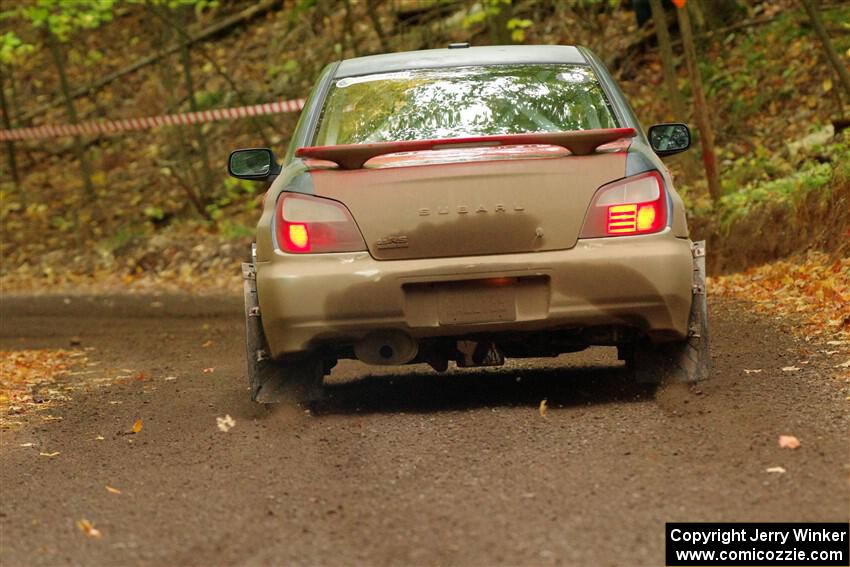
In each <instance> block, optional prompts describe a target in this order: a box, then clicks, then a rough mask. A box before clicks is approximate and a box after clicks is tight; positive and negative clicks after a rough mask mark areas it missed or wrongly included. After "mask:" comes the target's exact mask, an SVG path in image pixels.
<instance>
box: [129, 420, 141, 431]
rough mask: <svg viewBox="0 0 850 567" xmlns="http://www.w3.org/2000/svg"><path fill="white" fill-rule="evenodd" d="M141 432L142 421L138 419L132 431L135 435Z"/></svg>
mask: <svg viewBox="0 0 850 567" xmlns="http://www.w3.org/2000/svg"><path fill="white" fill-rule="evenodd" d="M141 430H142V420H141V419H137V420H136V422H135V423H134V424H133V429H131V430H130V431H132V432H133V433H138V432H139V431H141Z"/></svg>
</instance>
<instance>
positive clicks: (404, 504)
mask: <svg viewBox="0 0 850 567" xmlns="http://www.w3.org/2000/svg"><path fill="white" fill-rule="evenodd" d="M711 316H712V325H713V329H712V333H713V339H714V343H713V351H714V352H713V358H714V372H713V375H712V377H711V378H710V379H709V380H707V381H705V382H703V383H702V384H701V385H700V386H699V387H698V388H696V389H695V390H693V391H689V390H688V389H686V388H680V387H671V388H667V389H664V390H662V391H659V392H652V391H648V390H646V389H643V388H640V387H637V386H634V385H631V384H630V383H629V382H628V380H627V379H626V377H625V375H624V372H623V371H622V369H621V367H620V363H618V362H617V361H616V356H615V353H613V352H611V351H610V350H609V349H591V350H588V351H586V352H584V353H577V354H571V355H565V356H562V357H560V358H558V359H551V360H533V361H518V362H512V363H510V364H509V365H508V366H506V367H503V368H500V369H495V370H487V371H480V370H467V371H457V370H455V371H452V372H450V373H448V375H446V376H443V377H438V376H436V375H435V374H433V373H432V372H430V371H428V369H427V368H423V367H419V366H415V367H409V368H405V369H404V370H403V371H397V370H396V371H393V372H386V371H383V372H376V371H375V369H373V368H369V367H365V366H361V365H359V364H356V363H350V362H349V363H341V364H340V365H339V366H338V367H337V368H336V369H335V370H334V372H333V375H332V376H331V377H330V379H329V383H330V385H329V392H330V395H331V397H330V399H329V400H327V401H326V402H322V404H321V405H319V406H317V407H316V408H315V409H314V411H313V412H312V413H306V412H304V411H302V410H299V409H297V408H292V407H280V406H276V407H265V406H261V405H257V404H254V403H252V402H251V401H250V400H249V396H248V391H247V385H246V383H245V380H244V372H243V358H242V357H243V352H242V348H243V346H242V340H243V331H242V319H241V306H240V304H239V298H205V297H191V296H163V297H150V296H132V295H126V296H68V297H66V296H33V297H26V296H7V297H5V298H4V299H3V300H2V301H0V317H2V319H0V320H1V321H2V329H0V348H2V349H6V350H8V349H19V348H69V341H70V340H71V338H72V337H79V339H80V341H81V343H82V347H93V348H94V350H92V351H90V352H89V353H88V357H89V361H92V362H96V363H98V365H97V366H94V367H92V368H94V369H97V372H96V373H95V374H96V375H101V377H104V376H107V377H108V376H109V373H110V372H111V373H114V375H116V376H117V375H119V374H122V372H123V370H122V369H129V370H132V371H133V372H134V373H136V372H139V371H141V372H143V373H144V377H145V379H144V380H130V381H129V382H127V383H115V384H108V385H100V386H91V387H86V388H80V389H79V390H78V391H77V392H76V393H75V394H74V396H73V399H72V400H70V401H68V402H66V403H65V404H64V405H62V406H60V407H58V408H54V409H53V410H52V411H51V413H52V414H53V415H57V416H61V417H62V419H61V420H56V421H43V420H42V419H41V417H40V416H36V415H33V416H31V417H30V418H29V424H28V425H27V426H26V427H24V428H21V429H19V430H16V431H4V432H3V433H2V445H0V488H1V489H2V491H1V492H0V564H2V565H3V566H13V565H64V564H77V565H82V564H85V565H119V564H120V565H129V564H132V565H213V564H216V565H232V564H240V565H241V564H249V565H256V564H260V565H265V564H302V565H305V564H310V565H315V564H323V565H324V564H362V565H435V564H437V565H442V564H444V565H493V564H512V565H519V564H522V565H538V564H541V565H548V564H578V565H624V564H630V565H663V564H664V559H663V553H664V523H665V522H668V521H845V522H846V521H847V520H848V515H850V512H848V510H850V491H848V452H849V448H848V409H850V403H848V401H847V400H846V396H847V392H846V391H844V390H843V389H842V386H841V385H840V384H839V383H838V382H837V381H836V380H832V379H831V378H830V375H831V373H832V372H833V370H832V367H833V366H834V364H835V362H836V359H835V358H834V357H829V356H827V355H825V354H822V353H819V352H818V348H817V347H813V346H811V345H806V344H804V343H801V342H799V341H796V340H795V339H794V338H792V335H791V333H790V332H789V329H788V328H783V326H782V325H781V324H777V323H776V322H772V321H769V320H766V319H763V318H759V317H757V316H756V315H753V314H751V313H749V312H748V310H747V308H746V306H744V305H741V304H737V303H733V302H728V301H720V300H714V301H713V302H712V304H711ZM205 344H206V345H207V346H203V345H205ZM804 361H808V363H807V364H804V363H803V362H804ZM787 366H797V367H799V368H801V370H799V371H797V372H783V371H782V370H781V368H782V367H787ZM209 368H213V369H214V370H213V371H212V372H206V373H205V372H204V369H209ZM744 369H751V370H752V369H761V370H762V372H759V373H750V374H746V373H744V372H743V370H744ZM98 373H99V374H98ZM170 376H175V377H176V380H165V378H166V377H170ZM544 398H545V399H547V400H548V407H549V410H548V412H547V413H546V416H545V417H542V416H541V415H540V412H539V411H538V406H539V404H540V401H541V400H542V399H544ZM227 414H229V415H230V416H231V417H232V418H233V419H234V420H235V422H236V425H235V427H233V428H232V429H231V430H230V431H228V432H226V433H225V432H222V431H219V429H218V428H217V425H216V423H217V422H216V418H218V417H223V416H225V415H227ZM137 419H142V420H143V424H144V425H143V429H142V430H141V431H140V432H139V433H137V434H135V435H126V434H124V433H125V432H126V431H127V430H129V429H130V427H131V426H132V424H133V423H134V421H135V420H137ZM780 434H792V435H796V436H797V437H799V438H800V440H801V442H802V447H800V448H799V449H797V450H788V449H780V448H779V447H778V445H777V437H778V436H779V435H780ZM98 436H102V437H103V439H102V440H99V439H97V438H98ZM26 443H33V444H34V446H33V447H21V446H20V445H22V444H26ZM54 451H59V452H60V454H59V455H57V456H55V457H44V456H41V455H40V452H48V453H50V452H54ZM776 466H781V467H784V468H785V469H786V471H787V472H785V473H784V474H778V473H767V472H765V469H766V468H768V467H776ZM107 485H108V486H111V487H114V488H117V489H119V490H120V491H121V494H114V493H111V492H109V491H107V490H106V489H105V487H106V486H107ZM82 518H85V519H88V520H90V521H91V522H92V523H93V524H94V525H95V526H96V527H97V529H99V530H100V531H101V532H102V534H103V535H102V537H101V538H99V539H94V538H89V537H86V536H85V535H84V534H83V533H82V532H81V531H80V530H79V529H78V528H77V522H78V521H79V520H80V519H82Z"/></svg>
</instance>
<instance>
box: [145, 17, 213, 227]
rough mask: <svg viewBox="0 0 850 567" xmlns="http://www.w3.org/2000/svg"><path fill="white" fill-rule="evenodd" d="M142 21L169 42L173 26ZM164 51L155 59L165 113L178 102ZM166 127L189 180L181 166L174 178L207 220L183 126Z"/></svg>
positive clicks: (162, 19)
mask: <svg viewBox="0 0 850 567" xmlns="http://www.w3.org/2000/svg"><path fill="white" fill-rule="evenodd" d="M146 7H147V9H148V12H149V13H151V14H153V15H155V16H157V17H158V18H159V19H160V20H161V21H162V22H165V21H166V20H165V18H164V17H160V16H161V15H160V14H159V12H158V11H157V8H156V7H155V6H154V5H152V4H151V3H150V2H148V3H146ZM143 21H144V22H145V24H147V26H146V28H147V31H148V33H149V34H150V35H151V37H153V36H154V35H155V34H156V35H157V37H158V38H159V43H158V44H159V45H161V46H164V45H166V44H167V43H168V42H169V40H170V39H171V37H170V33H169V32H171V31H172V30H174V29H175V27H174V26H169V27H167V28H166V27H163V26H160V27H159V28H154V27H153V19H151V18H145V19H144V20H143ZM165 51H166V50H165V49H164V48H161V49H160V52H159V54H158V55H160V56H161V57H158V59H157V61H158V64H157V67H159V73H160V77H161V78H162V80H161V81H160V86H161V87H162V93H163V96H164V98H165V100H166V102H167V106H166V113H170V112H177V111H178V104H177V101H176V98H175V96H174V91H175V83H176V79H175V77H174V70H173V68H172V67H171V65H170V62H169V58H168V57H167V54H166V53H165ZM167 128H168V130H169V133H174V138H176V143H175V147H174V153H175V154H176V156H177V162H178V163H179V164H181V165H182V166H183V167H182V169H185V170H186V171H187V173H188V177H189V182H188V183H187V182H186V181H184V180H183V178H182V177H181V176H180V173H179V170H180V169H181V168H173V172H172V173H173V175H174V177H175V179H177V182H178V185H180V187H181V188H182V189H183V191H184V192H185V193H186V197H188V199H189V202H191V203H192V206H194V207H195V210H196V211H198V214H199V215H201V217H202V218H204V219H207V220H209V214H208V213H207V210H206V208H205V207H204V204H203V203H202V202H201V200H200V199H199V197H198V195H197V194H196V193H195V189H194V188H193V187H198V186H199V185H200V183H198V182H197V176H196V175H195V169H194V168H193V167H192V164H191V160H190V158H189V152H188V150H187V149H186V144H184V143H183V142H182V136H181V133H180V129H181V128H183V126H169V127H167ZM169 137H170V136H169Z"/></svg>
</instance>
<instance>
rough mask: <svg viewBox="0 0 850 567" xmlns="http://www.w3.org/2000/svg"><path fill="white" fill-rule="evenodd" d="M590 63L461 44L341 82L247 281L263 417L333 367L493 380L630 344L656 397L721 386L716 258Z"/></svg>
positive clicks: (341, 68) (274, 175)
mask: <svg viewBox="0 0 850 567" xmlns="http://www.w3.org/2000/svg"><path fill="white" fill-rule="evenodd" d="M689 145H690V132H689V130H688V128H687V126H685V125H684V124H659V125H656V126H653V127H651V128H650V129H649V130H648V132H647V133H645V132H644V130H643V129H642V128H641V125H640V123H639V122H638V120H637V118H636V117H635V115H634V113H633V111H632V110H631V108H630V107H629V105H628V103H627V102H626V100H625V98H624V96H623V94H622V92H621V91H620V89H619V88H618V86H617V84H616V83H615V82H614V80H613V79H612V78H611V75H610V74H609V73H608V72H607V71H606V69H605V68H604V66H603V65H602V63H601V62H600V61H599V59H598V58H597V57H596V56H595V55H594V54H593V53H591V52H590V51H588V50H587V49H585V48H583V47H570V46H502V47H468V46H467V45H453V46H450V48H448V49H432V50H425V51H413V52H407V53H393V54H385V55H375V56H368V57H358V58H355V59H347V60H344V61H338V62H334V63H332V64H330V65H328V66H327V67H326V68H325V69H324V71H323V72H322V73H321V76H320V77H319V79H318V81H317V83H316V85H315V87H314V88H313V90H312V92H311V93H310V95H309V98H308V99H307V101H306V104H305V106H304V109H303V111H302V114H301V117H300V119H299V122H298V125H297V127H296V129H295V132H294V133H293V135H292V140H291V143H290V145H289V149H288V150H287V152H286V155H285V156H284V157H283V159H282V163H279V162H278V160H277V159H276V158H275V156H274V154H273V153H272V151H271V150H269V149H265V148H252V149H241V150H236V151H234V152H233V153H232V154H231V156H230V159H229V162H228V171H229V173H230V174H231V175H233V176H235V177H238V178H242V179H255V180H263V181H266V182H269V183H270V188H269V189H268V192H267V194H266V199H265V202H264V203H265V204H264V207H263V211H262V216H261V218H260V220H259V223H258V225H257V233H256V243H255V245H254V248H253V256H252V259H251V262H249V263H246V264H244V265H243V276H244V280H245V285H244V291H245V314H246V331H247V341H246V342H247V359H248V379H249V382H250V386H251V395H252V398H253V399H254V400H256V401H258V402H272V401H278V400H280V399H281V398H282V397H287V396H289V395H290V394H292V395H294V396H296V397H297V398H298V399H299V400H302V401H304V400H309V399H313V398H315V397H316V396H318V395H320V393H321V385H322V380H323V376H324V375H326V374H327V373H329V372H330V369H331V368H332V367H333V366H334V365H335V364H336V362H337V361H338V360H339V359H343V358H356V359H359V360H361V361H363V362H365V363H368V364H375V365H405V364H412V363H427V364H429V365H430V366H431V367H433V368H434V370H435V371H437V372H441V371H445V370H446V369H447V368H448V367H449V365H450V364H452V363H454V364H455V365H457V366H459V367H472V366H495V365H500V364H503V363H504V362H505V359H506V358H520V357H551V356H557V355H559V354H561V353H566V352H574V351H579V350H582V349H585V348H587V347H589V346H591V345H608V346H616V347H617V350H618V354H619V358H620V359H621V360H624V361H625V362H626V367H627V368H628V369H630V371H631V372H632V373H633V376H634V379H635V380H639V381H642V382H652V383H660V382H662V381H665V380H680V381H685V382H692V381H695V380H698V379H701V378H703V377H705V375H706V374H707V372H708V362H709V357H708V323H707V316H706V300H705V263H704V255H705V248H704V245H703V243H701V242H692V241H691V240H690V238H689V235H688V227H687V224H686V219H685V209H684V206H683V204H682V200H681V198H680V197H679V195H678V194H677V193H676V190H675V189H674V187H673V180H672V178H671V175H670V173H669V171H668V170H667V168H666V167H665V166H664V164H663V163H662V161H661V159H660V158H661V157H662V156H667V155H671V154H674V153H677V152H681V151H684V150H686V149H687V148H688V147H689Z"/></svg>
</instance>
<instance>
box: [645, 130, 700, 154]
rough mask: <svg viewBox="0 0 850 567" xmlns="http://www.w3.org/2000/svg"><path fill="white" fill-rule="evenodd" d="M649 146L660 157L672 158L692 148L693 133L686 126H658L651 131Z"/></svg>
mask: <svg viewBox="0 0 850 567" xmlns="http://www.w3.org/2000/svg"><path fill="white" fill-rule="evenodd" d="M649 145H650V146H652V149H653V150H654V151H655V153H656V154H658V155H659V156H670V155H673V154H678V153H679V152H684V151H685V150H687V149H688V148H690V147H691V131H690V130H689V129H688V127H687V126H686V125H684V124H656V125H655V126H652V127H651V128H650V129H649Z"/></svg>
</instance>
